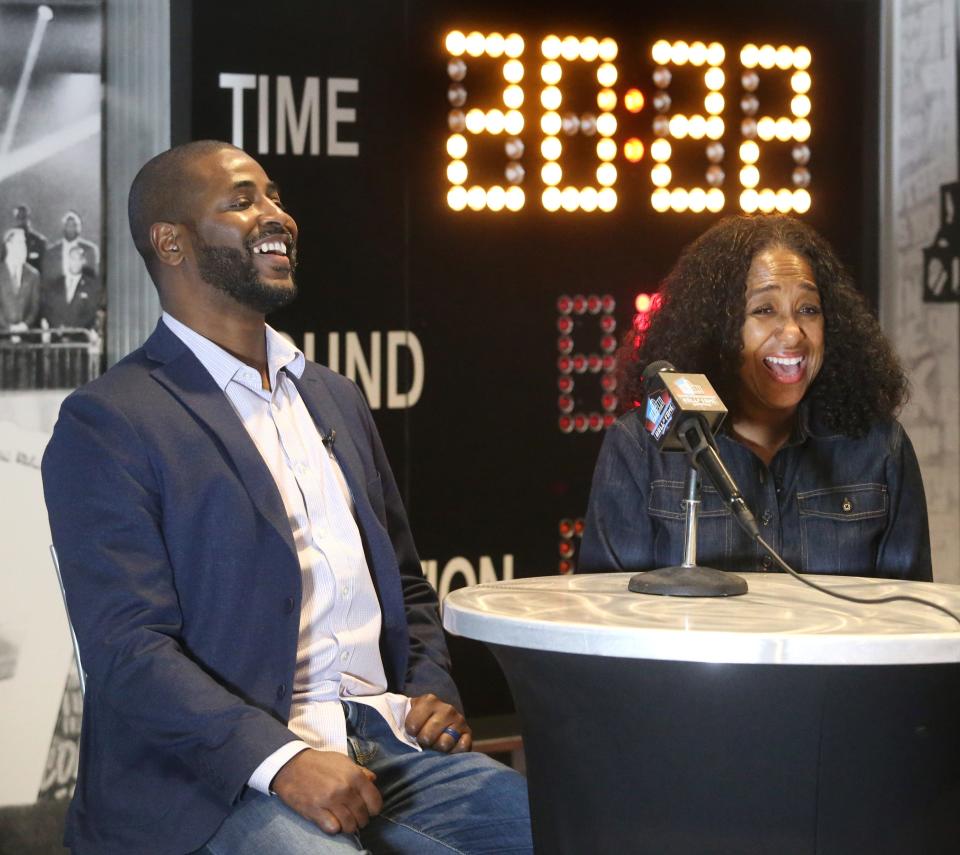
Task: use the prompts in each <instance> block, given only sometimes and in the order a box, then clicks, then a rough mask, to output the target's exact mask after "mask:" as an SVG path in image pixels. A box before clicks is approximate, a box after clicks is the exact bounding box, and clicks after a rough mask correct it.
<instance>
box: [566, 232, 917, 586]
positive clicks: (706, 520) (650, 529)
mask: <svg viewBox="0 0 960 855" xmlns="http://www.w3.org/2000/svg"><path fill="white" fill-rule="evenodd" d="M661 295H662V298H663V304H662V307H661V309H660V310H659V311H658V312H657V313H656V314H655V315H654V317H653V320H652V323H651V326H650V329H649V330H648V331H647V332H646V335H645V337H644V338H643V340H642V342H641V343H640V346H639V348H634V347H633V342H632V341H628V342H627V343H626V344H625V345H624V348H623V350H622V351H621V353H620V361H621V366H622V368H623V380H622V385H621V389H622V392H621V399H622V400H629V401H640V400H642V399H643V393H642V388H641V387H642V373H643V370H644V368H646V366H647V365H649V364H650V363H651V362H654V361H656V360H660V359H665V360H668V361H670V362H672V363H673V364H674V365H675V366H676V367H677V369H678V370H679V371H691V372H700V373H703V374H706V375H707V377H708V378H709V380H710V382H711V383H712V384H713V386H714V388H715V389H716V390H717V392H718V393H719V395H720V397H721V398H722V399H723V401H724V402H725V403H726V405H727V406H728V408H729V410H730V412H729V415H728V417H727V420H726V422H725V424H724V427H723V429H722V432H721V433H720V435H718V436H717V445H718V448H719V451H720V457H721V458H722V459H723V461H724V463H725V464H726V466H727V468H728V469H729V471H730V473H731V475H732V476H733V478H734V480H735V481H736V482H737V483H738V484H739V486H740V489H741V491H742V492H743V495H744V498H745V499H746V501H747V504H748V505H749V506H750V508H751V509H752V510H753V512H754V515H755V516H756V518H757V520H758V522H759V524H760V529H761V532H762V533H763V536H764V539H765V540H766V541H767V542H768V543H769V544H770V545H771V546H773V547H774V549H776V550H777V551H778V552H779V553H780V554H781V555H782V556H783V557H784V558H785V559H786V561H787V562H788V563H790V564H791V565H792V566H793V567H795V568H796V569H798V570H801V571H803V572H808V573H837V574H847V575H858V576H882V577H890V578H902V579H919V580H930V579H931V577H932V573H931V566H930V537H929V532H928V528H927V509H926V502H925V499H924V494H923V483H922V481H921V478H920V469H919V467H918V465H917V459H916V456H915V454H914V451H913V447H912V445H911V444H910V440H909V438H908V437H907V435H906V433H905V432H904V430H903V427H901V425H900V423H899V422H898V421H897V420H896V418H895V415H896V412H897V410H898V409H899V407H900V405H901V403H902V401H903V399H904V394H905V391H906V379H905V377H904V373H903V370H902V368H901V367H900V365H899V363H898V362H897V359H896V357H895V356H894V354H893V351H892V349H891V347H890V345H889V343H888V342H887V341H886V339H885V338H884V336H883V333H882V332H881V330H880V326H879V324H878V323H877V321H876V320H875V319H874V317H873V315H872V314H871V313H870V311H869V309H868V308H867V306H866V304H865V302H864V300H863V298H862V297H861V296H860V294H859V293H858V292H857V291H856V290H855V289H854V288H853V286H852V284H851V282H850V281H849V279H848V277H847V275H846V273H845V272H844V270H843V268H842V266H841V264H840V262H839V261H838V259H837V257H836V255H835V254H834V252H833V250H832V249H831V248H830V247H829V246H828V245H827V243H826V241H824V240H823V238H821V237H820V236H819V235H818V234H817V233H816V232H814V231H813V229H811V228H810V227H809V226H807V225H805V224H804V223H802V222H799V221H797V220H794V219H791V218H789V217H777V216H772V217H759V216H758V217H732V218H729V219H725V220H722V221H721V222H720V223H718V224H717V225H715V226H714V227H712V228H711V229H710V230H709V231H707V232H706V233H705V234H703V235H702V236H701V237H700V238H698V239H697V240H696V241H695V242H694V243H693V244H692V245H691V246H689V247H688V248H687V249H686V251H685V252H684V253H683V255H682V256H681V257H680V260H679V261H678V262H677V264H676V266H675V267H674V269H673V270H672V271H671V273H670V274H669V275H668V276H667V278H666V280H665V282H664V284H663V287H662V289H661ZM686 471H687V461H686V457H685V455H682V454H661V453H660V452H658V451H657V448H656V446H655V445H654V444H653V442H652V441H650V440H649V439H648V437H647V434H646V432H645V431H644V428H643V419H642V414H641V412H640V410H639V409H633V410H631V411H629V412H627V413H626V414H625V415H623V416H622V417H621V418H620V419H619V420H618V421H617V422H616V423H615V424H614V425H613V426H612V427H611V428H610V430H609V431H608V432H607V436H606V439H605V441H604V444H603V448H602V450H601V452H600V458H599V460H598V461H597V467H596V471H595V472H594V476H593V487H592V489H591V493H590V503H589V508H588V512H587V520H586V529H585V531H584V535H583V544H582V546H581V551H580V568H579V569H580V570H581V571H599V570H646V569H653V568H656V567H665V566H668V565H675V564H679V563H680V560H681V558H682V556H683V528H684V524H683V505H682V504H681V502H682V499H683V487H684V479H685V476H686ZM702 498H703V503H702V505H701V512H700V531H699V537H698V540H697V546H698V550H697V551H698V563H701V564H703V565H708V566H713V567H717V568H719V569H723V570H738V571H750V570H756V571H766V570H770V569H771V566H772V561H771V559H769V558H768V557H767V556H766V555H764V554H762V552H761V550H760V548H759V547H758V546H757V545H756V544H755V543H753V542H752V541H751V540H750V539H749V537H748V536H747V535H746V534H745V533H743V532H742V531H741V530H740V528H739V527H738V526H737V524H736V522H735V521H734V519H733V518H732V517H731V515H730V513H729V511H728V510H727V508H726V507H725V505H724V504H723V503H722V502H721V500H720V497H719V496H718V494H717V493H716V492H714V491H713V490H712V488H710V487H704V493H703V497H702Z"/></svg>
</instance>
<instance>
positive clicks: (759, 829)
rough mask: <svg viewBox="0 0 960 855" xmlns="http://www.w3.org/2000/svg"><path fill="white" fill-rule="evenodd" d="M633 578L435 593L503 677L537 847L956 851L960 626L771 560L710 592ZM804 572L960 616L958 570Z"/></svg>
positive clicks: (451, 624) (704, 854)
mask: <svg viewBox="0 0 960 855" xmlns="http://www.w3.org/2000/svg"><path fill="white" fill-rule="evenodd" d="M630 575H631V574H628V573H611V574H599V575H580V576H550V577H538V578H530V579H519V580H511V581H506V582H496V583H491V584H483V585H477V586H474V587H470V588H463V589H460V590H458V591H454V592H452V593H451V594H450V595H449V596H448V597H447V598H446V600H445V601H444V606H443V622H444V626H445V627H446V629H447V630H449V631H450V632H452V633H454V634H457V635H463V636H466V637H468V638H472V639H476V640H479V641H483V642H486V643H487V644H488V645H489V646H490V647H491V649H492V650H493V653H494V655H495V656H496V657H497V660H498V661H499V663H500V665H501V667H502V668H503V670H504V673H505V674H506V677H507V681H508V683H509V685H510V689H511V691H512V693H513V697H514V700H515V702H516V705H517V711H518V713H519V714H520V718H521V725H522V730H523V737H524V747H525V750H526V762H527V772H528V781H529V787H530V806H531V815H532V819H533V829H534V841H535V844H536V849H537V852H538V853H549V855H555V853H568V852H569V853H575V855H587V853H593V852H616V853H638V855H642V853H651V855H652V853H656V855H665V854H666V853H669V855H688V854H689V855H712V853H716V855H740V853H771V855H773V853H775V854H776V855H792V853H803V854H804V855H808V853H817V855H859V853H865V855H920V853H941V852H942V853H951V855H954V854H955V853H956V852H958V851H960V624H958V623H957V622H956V621H953V620H951V619H950V618H949V617H947V616H946V615H944V614H942V613H941V612H938V611H936V610H933V609H930V608H927V607H925V606H922V605H919V604H913V603H892V604H886V605H858V604H854V603H848V602H844V601H841V600H838V599H835V598H832V597H829V596H827V595H825V594H822V593H820V592H817V591H814V590H812V589H810V588H808V587H806V586H805V585H802V584H801V583H799V582H797V581H796V580H794V579H791V578H789V577H787V576H783V575H779V574H771V575H767V574H745V577H746V578H747V580H748V584H749V586H750V590H749V592H748V593H747V594H745V595H744V596H740V597H731V598H714V599H688V598H680V597H655V596H647V595H643V594H633V593H630V592H628V590H627V582H628V580H629V578H630ZM811 578H812V579H814V580H815V581H817V582H819V583H820V584H823V585H825V586H827V587H829V588H831V589H833V590H837V591H839V592H841V593H847V594H852V595H855V596H865V597H880V596H887V595H891V594H906V595H913V596H919V597H923V598H925V599H929V600H932V601H933V602H936V603H938V604H939V605H942V606H946V607H947V608H949V609H951V610H953V611H955V612H958V613H960V586H954V585H942V584H929V583H921V582H901V581H892V580H882V579H863V578H854V577H842V576H814V577H811Z"/></svg>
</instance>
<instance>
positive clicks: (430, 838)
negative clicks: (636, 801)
mask: <svg viewBox="0 0 960 855" xmlns="http://www.w3.org/2000/svg"><path fill="white" fill-rule="evenodd" d="M344 707H345V710H346V715H347V738H348V743H349V748H350V756H351V757H352V758H353V759H354V760H355V761H356V762H357V763H359V764H360V765H361V766H365V767H367V768H368V769H370V770H372V771H373V772H375V773H376V776H377V781H376V785H377V788H378V789H379V790H380V794H381V796H382V797H383V810H381V812H380V814H379V815H378V816H376V817H373V818H372V819H371V820H370V823H369V824H368V825H367V827H366V828H363V829H361V830H360V831H359V833H358V834H356V835H351V834H335V835H331V834H326V833H325V832H323V831H321V830H320V829H319V828H318V827H317V826H315V825H314V824H313V823H312V822H310V821H309V820H306V819H304V818H303V817H301V816H300V815H299V814H298V813H296V812H295V811H293V810H291V809H290V808H288V807H287V806H286V805H285V804H284V803H283V802H282V801H281V800H280V799H279V798H277V797H276V796H273V797H268V796H264V795H262V794H260V793H256V792H253V791H250V792H248V793H247V795H246V796H245V797H244V799H243V800H242V801H241V802H239V804H237V806H236V807H235V808H234V809H233V811H232V812H231V814H230V815H229V816H228V817H227V819H226V820H225V821H224V823H223V825H222V826H220V829H219V830H218V831H217V833H216V834H215V835H214V836H213V838H212V839H211V840H209V841H208V842H207V844H206V847H205V848H204V849H203V850H201V852H202V853H204V855H207V854H209V855H348V853H349V855H355V853H357V852H373V853H376V855H386V854H387V853H408V855H434V853H437V855H440V853H443V854H444V855H449V853H451V852H455V853H464V855H487V854H488V853H489V855H493V853H498V855H499V853H532V852H533V843H532V841H531V837H530V813H529V808H528V805H527V785H526V782H525V781H524V779H523V777H522V776H521V775H519V774H517V773H516V772H514V771H513V770H512V769H508V768H507V767H506V766H503V765H501V764H500V763H497V762H496V761H494V760H491V759H490V758H489V757H487V756H486V755H484V754H475V753H467V754H443V753H441V752H438V751H430V750H425V751H417V750H416V749H414V748H411V747H410V746H408V745H403V744H402V743H401V742H399V741H398V740H397V739H396V737H394V735H393V734H392V733H391V732H390V728H389V727H388V726H387V723H386V722H385V721H384V720H383V718H382V717H381V716H380V714H379V713H378V712H376V710H373V709H371V708H370V707H367V706H364V705H363V704H356V703H345V704H344Z"/></svg>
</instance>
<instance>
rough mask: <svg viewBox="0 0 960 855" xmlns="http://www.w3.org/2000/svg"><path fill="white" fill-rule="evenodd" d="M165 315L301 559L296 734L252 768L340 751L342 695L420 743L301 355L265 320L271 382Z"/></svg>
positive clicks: (267, 772)
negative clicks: (237, 427)
mask: <svg viewBox="0 0 960 855" xmlns="http://www.w3.org/2000/svg"><path fill="white" fill-rule="evenodd" d="M163 321H164V323H165V324H166V325H167V326H168V327H169V328H170V330H171V331H172V332H173V333H174V334H175V335H176V336H177V337H178V338H179V339H180V340H181V341H182V342H183V343H184V344H185V345H186V346H187V347H188V348H190V350H191V351H192V352H193V353H194V355H195V356H196V357H197V359H199V360H200V362H201V363H202V364H203V366H204V367H205V368H206V369H207V371H208V372H209V373H210V376H211V377H213V379H214V381H215V382H216V384H217V385H218V386H219V387H220V388H221V389H222V390H223V391H224V394H225V395H226V396H227V399H228V400H229V401H230V404H231V405H232V406H233V409H234V411H235V412H236V413H237V415H238V416H239V418H240V420H241V421H242V422H243V426H244V427H245V428H246V430H247V433H248V434H249V435H250V438H251V439H252V440H253V442H254V444H255V445H256V447H257V449H258V450H259V452H260V455H261V456H262V457H263V461H264V463H266V465H267V468H268V469H269V470H270V474H271V475H272V476H273V479H274V481H275V482H276V485H277V489H278V490H279V491H280V497H281V498H282V500H283V506H284V509H285V510H286V513H287V517H288V519H289V520H290V528H291V530H292V532H293V540H294V544H295V546H296V549H297V556H298V558H299V561H300V573H301V579H302V590H303V596H302V600H301V607H300V634H299V638H298V642H297V661H296V671H295V675H294V683H293V693H292V699H291V700H292V703H291V707H290V721H289V722H288V724H287V726H288V727H289V728H290V730H291V731H292V732H293V733H295V734H296V735H297V736H298V737H300V739H299V740H296V741H291V742H290V743H288V744H287V745H284V746H283V747H282V748H280V749H278V750H277V751H276V752H274V753H273V754H271V755H270V756H269V757H267V758H266V759H265V760H264V761H263V763H261V764H260V766H259V767H258V768H257V769H256V770H255V771H254V773H253V775H252V776H251V777H250V781H249V784H250V786H251V787H254V788H255V789H257V790H259V791H260V792H263V793H269V787H270V782H271V781H272V780H273V777H274V775H276V773H277V772H278V771H279V769H280V767H281V766H283V764H284V763H286V762H287V761H288V760H289V759H290V758H291V757H293V756H294V755H295V754H297V753H299V752H300V751H303V750H304V749H305V748H315V749H317V750H318V751H338V752H340V753H341V754H346V753H347V733H346V722H345V720H344V715H343V707H342V705H341V703H340V699H341V698H342V699H350V700H353V701H357V702H359V703H364V704H367V705H369V706H371V707H373V708H374V709H376V710H377V711H378V712H379V713H380V714H381V715H382V716H383V717H384V719H385V720H386V721H387V723H388V724H389V725H390V728H391V730H392V731H393V733H394V735H395V736H396V737H397V739H399V740H400V741H401V742H404V743H406V744H408V745H410V746H412V747H414V748H417V749H419V747H420V746H419V745H418V744H417V742H416V740H415V739H413V738H412V737H410V736H409V735H408V734H407V732H406V731H405V729H404V726H403V723H404V721H405V719H406V717H407V713H408V712H409V710H410V699H409V698H407V697H405V696H403V695H398V694H394V693H391V692H387V691H386V688H387V680H386V676H385V673H384V670H383V660H382V659H381V657H380V621H381V613H380V603H379V601H378V600H377V594H376V590H375V589H374V586H373V580H372V579H371V577H370V571H369V569H368V567H367V561H366V557H365V555H364V552H363V543H362V541H361V538H360V530H359V529H358V527H357V522H356V519H355V518H354V508H353V500H352V498H351V496H350V491H349V488H348V487H347V483H346V481H345V480H344V477H343V472H342V471H341V469H340V466H339V464H338V463H337V461H336V458H335V457H334V454H333V450H332V449H330V450H329V451H328V450H327V448H326V447H325V446H324V444H323V441H322V438H321V436H320V433H319V431H318V430H317V427H316V424H315V423H314V421H313V419H312V418H311V416H310V413H309V412H308V411H307V408H306V405H305V404H304V403H303V400H302V399H301V398H300V394H299V392H298V391H297V388H296V386H295V385H294V383H293V381H292V380H290V378H289V377H288V376H287V375H288V374H292V375H294V376H295V377H300V376H301V375H302V374H303V370H304V367H305V364H306V361H305V359H304V356H303V354H302V353H301V352H300V351H299V350H297V348H296V347H294V346H293V345H292V344H291V343H290V342H289V341H287V340H286V339H285V338H284V337H283V336H281V335H280V334H279V333H278V332H276V331H275V330H273V329H272V328H271V327H269V326H265V335H266V345H267V371H268V375H269V378H270V388H269V389H264V388H262V382H261V379H260V373H259V372H258V371H257V370H256V369H255V368H252V367H250V366H249V365H247V364H246V363H244V362H241V361H240V360H239V359H237V358H236V357H235V356H232V355H231V354H229V353H227V351H225V350H224V349H223V348H221V347H219V346H218V345H216V344H214V343H213V342H212V341H210V340H209V339H207V338H204V337H203V336H201V335H200V334H199V333H197V332H195V331H194V330H192V329H190V328H189V327H187V326H186V325H185V324H183V323H181V322H180V321H178V320H177V319H176V318H174V317H173V316H172V315H170V314H169V313H167V312H164V314H163Z"/></svg>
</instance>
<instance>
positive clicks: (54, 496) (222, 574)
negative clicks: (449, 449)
mask: <svg viewBox="0 0 960 855" xmlns="http://www.w3.org/2000/svg"><path fill="white" fill-rule="evenodd" d="M295 382H296V385H297V388H298V389H299V391H300V394H301V396H302V398H303V400H304V402H305V404H306V406H307V409H308V410H309V412H310V414H311V415H312V416H313V419H314V421H315V422H316V424H317V426H318V428H319V429H320V430H321V431H322V432H323V433H324V434H326V433H328V432H329V431H330V430H336V432H337V433H336V441H335V445H334V452H335V454H336V456H337V460H338V462H339V464H340V466H341V468H342V469H343V473H344V476H345V478H346V481H347V484H348V485H349V487H350V491H351V493H352V494H353V498H354V502H355V505H356V515H357V520H358V522H359V527H360V532H361V535H362V537H363V543H364V548H365V551H366V556H367V562H368V564H369V567H370V572H371V575H372V577H373V582H374V585H375V587H376V591H377V596H378V598H379V600H380V607H381V609H382V613H383V621H382V632H381V637H380V649H381V653H382V656H383V664H384V669H385V671H386V676H387V681H388V683H389V689H390V690H391V691H396V692H403V693H405V694H408V695H411V696H416V695H420V694H423V693H426V692H433V693H434V694H436V695H438V696H439V697H441V698H444V699H445V700H447V701H448V702H450V703H453V704H455V705H456V706H458V707H460V699H459V697H458V695H457V690H456V687H455V686H454V684H453V681H452V679H451V677H450V674H449V657H448V653H447V649H446V644H445V641H444V638H443V630H442V628H441V625H440V621H439V615H438V608H437V598H436V595H435V593H434V591H433V589H432V588H431V587H430V585H429V584H428V582H427V581H426V579H425V578H424V576H423V573H422V570H421V567H420V562H419V559H418V557H417V553H416V549H415V547H414V543H413V538H412V536H411V534H410V529H409V526H408V523H407V517H406V514H405V512H404V509H403V505H402V502H401V499H400V495H399V492H398V490H397V486H396V483H395V481H394V478H393V474H392V473H391V470H390V466H389V464H388V463H387V459H386V456H385V454H384V450H383V446H382V444H381V442H380V438H379V436H378V435H377V431H376V428H375V427H374V423H373V419H372V417H371V415H370V411H369V410H368V408H367V406H366V403H365V402H364V400H363V398H362V396H361V394H360V391H359V389H358V388H357V387H356V385H355V384H353V383H352V382H350V381H349V380H347V379H345V378H343V377H341V376H339V375H337V374H335V373H333V372H331V371H329V370H328V369H326V368H323V367H322V366H319V365H315V364H313V363H309V362H308V363H307V366H306V369H305V371H304V373H303V377H302V378H301V379H299V380H296V379H295ZM43 484H44V494H45V497H46V502H47V509H48V513H49V516H50V527H51V531H52V534H53V542H54V545H55V546H56V548H57V552H58V554H59V558H60V565H61V570H62V572H63V576H64V582H65V586H66V591H67V599H68V602H69V607H70V614H71V617H72V619H73V623H74V626H75V629H76V633H77V637H78V639H79V643H80V651H81V656H82V658H83V665H84V670H85V671H86V672H87V694H86V697H85V699H84V714H83V728H82V735H81V748H80V769H79V779H78V782H77V788H76V792H75V794H74V798H73V803H72V804H71V807H70V812H69V815H68V820H67V832H66V838H65V842H66V843H67V845H68V846H70V847H71V848H72V849H73V852H74V853H76V855H85V853H97V855H129V853H132V852H136V853H138V855H184V853H186V852H191V851H193V850H195V849H198V848H199V847H200V846H201V845H202V844H203V843H204V841H206V840H207V839H208V838H209V837H210V836H211V835H212V834H213V833H214V831H215V830H216V829H217V827H218V826H219V825H220V823H221V822H222V821H223V819H224V817H225V816H226V815H227V814H228V813H229V811H230V809H231V806H232V805H234V803H236V801H237V800H238V799H240V798H242V797H243V795H244V792H245V784H246V781H247V780H248V778H249V777H250V775H251V773H252V772H253V771H254V769H256V767H257V766H258V765H259V764H260V762H261V761H262V760H263V759H264V758H265V757H267V756H268V755H269V754H270V753H271V752H273V751H274V750H276V749H277V748H279V747H280V746H281V745H283V744H284V743H286V742H288V741H290V740H291V739H292V738H295V737H294V736H293V734H292V733H291V732H290V731H289V730H288V729H287V727H286V722H287V720H288V717H289V712H290V690H291V686H292V685H293V678H294V664H295V657H296V648H297V634H298V626H299V615H300V600H301V580H300V566H299V562H298V560H297V554H296V550H295V548H294V543H293V535H292V532H291V528H290V523H289V521H288V519H287V516H286V512H285V511H284V507H283V502H282V500H281V498H280V494H279V492H278V490H277V488H276V485H275V483H274V481H273V478H272V477H271V475H270V472H269V470H268V469H267V467H266V464H265V463H264V462H263V459H262V458H261V457H260V454H259V452H258V451H257V448H256V446H255V445H254V444H253V441H252V440H251V439H250V437H249V435H248V434H247V432H246V430H245V428H244V427H243V424H242V422H241V421H240V419H239V417H238V416H237V415H236V413H235V412H234V411H233V409H232V407H231V405H230V403H229V401H228V400H227V398H226V396H225V395H224V394H223V392H222V390H220V389H219V388H218V387H217V385H216V383H214V381H213V379H212V378H211V377H210V375H209V373H208V372H207V371H206V369H205V368H204V367H203V366H202V365H201V363H200V362H199V360H198V359H197V358H196V357H195V356H194V355H193V353H192V352H191V351H190V350H189V348H187V347H186V346H185V345H184V344H183V343H182V342H181V341H180V339H178V338H177V337H176V336H175V335H174V334H173V333H172V332H170V330H169V329H168V328H167V327H166V325H164V324H163V323H160V324H159V325H158V326H157V329H156V331H155V332H154V333H153V335H152V336H151V337H150V339H149V340H148V341H147V342H146V344H145V345H144V346H143V347H142V348H139V349H138V350H136V351H134V352H133V353H131V354H130V355H129V356H127V357H126V358H125V359H123V360H122V361H121V362H119V363H118V364H117V365H116V366H114V367H113V368H112V369H111V370H110V371H108V372H107V373H106V374H104V375H103V376H102V377H100V378H99V379H97V380H95V381H94V382H92V383H89V384H88V385H86V386H84V387H82V388H81V389H78V390H77V391H76V392H74V393H73V394H72V395H70V396H69V397H68V398H67V400H66V401H65V402H64V403H63V406H62V408H61V410H60V417H59V420H58V421H57V424H56V427H55V429H54V432H53V438H52V439H51V441H50V444H49V445H48V447H47V450H46V453H45V454H44V458H43Z"/></svg>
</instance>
